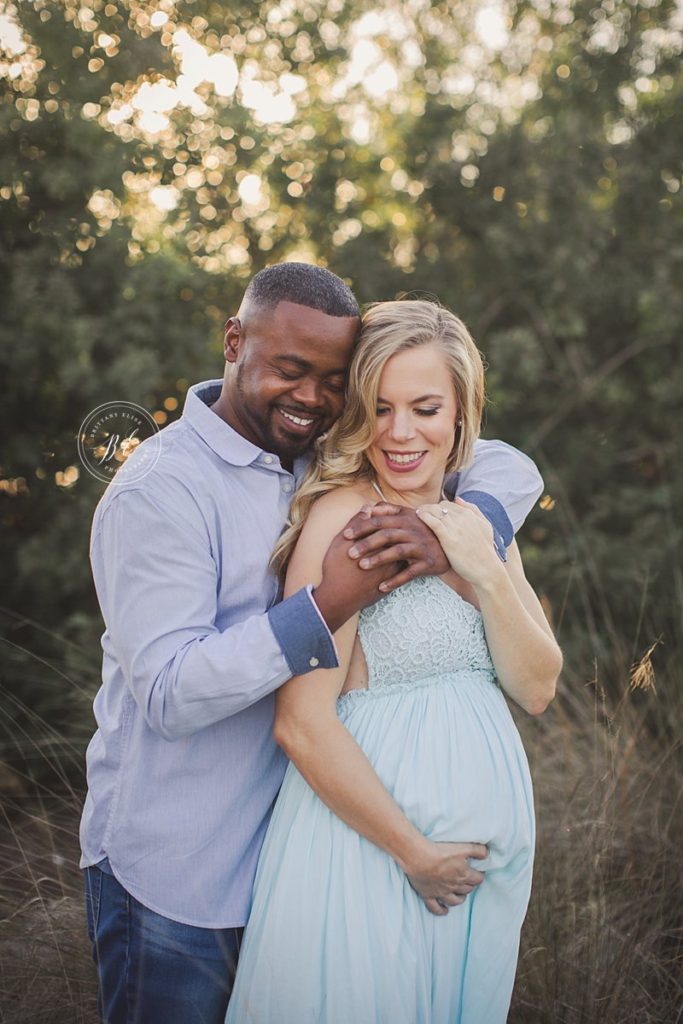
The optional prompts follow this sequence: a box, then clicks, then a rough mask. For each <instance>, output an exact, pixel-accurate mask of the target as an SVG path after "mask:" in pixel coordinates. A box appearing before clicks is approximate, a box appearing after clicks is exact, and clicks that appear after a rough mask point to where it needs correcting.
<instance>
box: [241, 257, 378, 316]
mask: <svg viewBox="0 0 683 1024" xmlns="http://www.w3.org/2000/svg"><path fill="white" fill-rule="evenodd" d="M242 301H243V304H245V305H246V304H248V305H253V306H256V307H257V308H258V309H274V307H275V306H277V304H278V302H296V303H297V305H299V306H308V307H309V309H318V310H320V312H321V313H326V314H327V316H360V309H359V308H358V303H357V302H356V300H355V298H354V296H353V292H352V291H351V289H350V288H349V287H348V285H345V284H344V282H343V281H342V279H341V278H340V277H337V275H336V274H333V273H332V272H331V271H330V270H326V269H325V268H324V267H316V266H313V265H312V264H310V263H276V264H275V265H274V266H272V267H266V269H265V270H260V271H259V272H258V274H255V275H254V277H252V279H251V281H250V282H249V286H248V288H247V290H246V292H245V293H244V299H243V300H242Z"/></svg>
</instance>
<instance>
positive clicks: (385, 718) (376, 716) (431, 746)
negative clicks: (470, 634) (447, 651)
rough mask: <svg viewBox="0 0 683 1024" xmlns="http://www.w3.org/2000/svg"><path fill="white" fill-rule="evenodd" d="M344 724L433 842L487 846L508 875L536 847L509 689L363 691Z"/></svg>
mask: <svg viewBox="0 0 683 1024" xmlns="http://www.w3.org/2000/svg"><path fill="white" fill-rule="evenodd" d="M338 713H339V717H340V719H341V721H342V722H343V723H344V725H345V726H346V728H347V729H348V730H349V731H350V732H351V734H352V735H353V736H354V738H355V739H356V741H357V742H358V743H359V745H360V746H361V747H362V749H363V751H364V752H365V754H366V756H367V757H368V759H369V760H370V762H371V764H372V765H373V767H374V769H375V771H376V772H377V775H378V776H379V778H380V779H381V781H382V782H383V784H384V785H385V786H386V788H387V789H388V790H389V792H390V793H391V794H392V796H393V797H394V799H395V800H396V802H397V803H398V804H399V805H400V807H401V808H402V809H403V811H404V813H405V814H406V816H407V817H408V818H409V820H410V821H411V822H412V823H413V824H414V825H415V826H416V827H417V828H419V830H420V831H421V832H423V833H424V834H425V835H426V836H428V837H429V838H430V839H433V840H435V841H439V840H448V841H459V842H480V843H485V844H486V845H487V846H488V847H489V853H490V858H489V861H488V862H486V863H485V864H484V865H482V866H488V867H491V868H494V867H502V866H504V865H505V864H507V863H508V862H509V861H510V860H512V859H513V858H514V857H516V856H517V855H518V854H519V853H521V852H522V851H524V850H531V849H532V848H533V842H534V813H533V795H532V788H531V779H530V775H529V768H528V764H527V760H526V755H525V753H524V749H523V747H522V742H521V739H520V737H519V734H518V732H517V729H516V727H515V724H514V722H513V720H512V716H511V714H510V710H509V708H508V706H507V704H506V702H505V699H504V697H503V695H502V693H501V691H500V689H499V688H498V687H497V686H496V685H495V684H494V683H493V682H492V681H491V679H490V676H488V675H487V674H486V673H482V672H476V671H472V672H459V673H457V674H444V675H442V676H435V677H432V678H431V679H428V680H420V681H418V682H416V683H413V684H404V683H401V684H397V685H395V686H379V687H377V688H375V689H371V690H366V691H362V690H359V691H355V692H352V693H350V694H347V695H345V696H344V697H342V698H341V699H340V700H339V702H338Z"/></svg>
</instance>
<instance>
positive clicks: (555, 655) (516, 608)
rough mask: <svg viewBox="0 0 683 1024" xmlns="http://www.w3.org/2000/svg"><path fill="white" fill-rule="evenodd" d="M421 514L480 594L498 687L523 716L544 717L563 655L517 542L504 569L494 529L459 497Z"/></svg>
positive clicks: (460, 572)
mask: <svg viewBox="0 0 683 1024" xmlns="http://www.w3.org/2000/svg"><path fill="white" fill-rule="evenodd" d="M418 514H419V515H420V518H422V519H423V521H424V522H425V523H427V525H428V526H429V527H430V528H431V529H432V530H433V531H434V533H435V534H436V536H437V537H438V539H439V540H440V541H441V545H442V547H443V549H444V551H445V552H446V555H447V557H448V560H449V562H450V564H451V566H452V568H453V569H454V571H455V572H457V573H458V575H459V576H461V577H462V578H463V579H465V580H467V581H468V582H469V583H471V584H472V586H473V587H474V589H475V591H476V594H477V598H478V600H479V607H480V609H481V613H482V617H483V619H484V629H485V631H486V640H487V642H488V645H489V650H490V652H491V660H492V661H493V665H494V667H495V670H496V675H497V676H498V680H499V682H500V685H501V686H502V687H503V689H504V690H505V692H506V693H508V694H509V695H510V697H512V699H513V700H514V701H516V703H517V704H519V705H520V706H521V707H523V708H524V710H525V711H528V712H529V713H530V714H532V715H540V714H541V713H542V712H543V711H545V709H546V707H547V706H548V704H549V703H550V701H551V700H552V699H553V697H554V695H555V684H556V682H557V677H558V676H559V674H560V670H561V668H562V652H561V651H560V648H559V647H558V646H557V643H556V642H555V638H554V637H553V634H552V631H551V629H550V626H549V625H548V622H547V620H546V617H545V615H544V614H543V609H542V608H541V604H540V602H539V600H538V598H537V597H536V594H535V593H534V591H533V590H532V588H531V586H530V585H529V582H528V581H527V579H526V576H525V575H524V568H523V566H522V559H521V557H520V554H519V549H518V547H517V544H516V542H513V543H512V545H511V546H510V548H509V549H508V560H507V563H505V565H504V564H503V563H502V562H500V560H499V559H498V558H497V557H496V555H495V552H494V550H493V545H492V543H491V526H490V524H489V523H488V522H487V520H486V519H485V518H484V517H483V515H482V514H481V512H480V511H479V509H477V508H476V507H475V506H474V505H470V504H468V503H467V502H464V501H462V500H461V499H460V498H458V499H456V502H455V503H454V504H451V503H449V502H442V503H441V504H440V505H425V506H423V507H422V509H419V510H418Z"/></svg>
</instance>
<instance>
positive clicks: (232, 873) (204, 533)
mask: <svg viewBox="0 0 683 1024" xmlns="http://www.w3.org/2000/svg"><path fill="white" fill-rule="evenodd" d="M220 386H221V382H220V381H209V382H207V383H204V384H198V385H196V386H195V387H193V388H192V389H190V391H189V392H188V396H187V401H186V404H185V408H184V411H183V415H182V417H181V419H180V420H178V421H177V422H176V423H174V424H172V425H171V426H169V427H167V428H166V429H165V430H163V431H162V432H161V442H162V443H161V454H160V456H159V458H158V460H157V461H156V463H155V464H154V465H153V467H152V468H151V469H150V470H149V472H147V473H146V474H144V475H142V476H140V475H139V474H136V473H135V472H132V470H134V468H135V461H134V460H136V459H137V458H139V457H140V456H141V454H142V456H143V457H144V452H142V449H143V448H144V444H143V445H141V446H140V448H138V450H137V451H136V453H135V454H134V455H133V456H131V458H130V459H129V460H128V462H127V463H126V466H125V467H124V468H123V469H122V470H120V471H119V473H118V475H117V477H116V480H115V482H114V483H113V484H112V485H111V486H110V487H109V488H108V489H107V491H106V492H105V494H104V496H103V498H102V500H101V502H100V504H99V505H98V508H97V511H96V513H95V519H94V523H93V531H92V540H91V560H92V567H93V575H94V579H95V586H96V589H97V594H98V598H99V601H100V607H101V609H102V615H103V617H104V621H105V627H106V628H105V632H104V634H103V637H102V648H103V667H102V686H101V688H100V690H99V692H98V694H97V697H96V698H95V704H94V709H95V717H96V719H97V725H98V729H97V731H96V733H95V735H94V736H93V738H92V740H91V742H90V745H89V747H88V752H87V771H88V787H89V788H88V796H87V799H86V803H85V809H84V812H83V819H82V822H81V846H82V851H83V854H82V858H81V866H82V867H86V866H89V865H92V864H97V863H99V862H100V861H102V860H103V859H104V858H108V861H109V866H110V869H111V871H112V872H113V873H114V875H115V876H116V877H117V879H118V880H119V882H120V883H121V884H122V885H123V886H124V888H125V889H127V891H128V892H129V893H131V894H132V895H133V896H134V897H135V898H136V899H138V900H139V901H140V902H141V903H143V904H144V905H145V906H146V907H149V908H150V909H151V910H154V911H156V912H157V913H160V914H163V915H164V916H166V917H169V918H172V919H173V920H176V921H181V922H184V923H186V924H191V925H197V926H201V927H208V928H225V927H230V926H240V925H243V924H244V923H245V921H246V918H247V916H248V911H249V906H250V898H251V888H252V883H253V879H254V873H255V870H256V862H257V858H258V854H259V850H260V848H261V843H262V841H263V836H264V833H265V829H266V826H267V823H268V818H269V814H270V809H271V806H272V803H273V800H274V799H275V796H276V794H277V791H278V788H279V786H280V783H281V781H282V777H283V773H284V769H285V765H286V761H285V757H284V755H283V754H282V752H281V751H280V750H279V749H278V747H277V746H276V745H275V743H274V741H273V739H272V734H271V732H272V723H273V706H274V705H273V691H274V690H275V689H276V688H277V687H278V686H280V684H281V683H283V682H284V681H285V680H286V679H288V678H289V677H290V676H291V675H298V674H303V673H305V672H307V671H310V670H311V669H313V668H316V667H332V666H334V665H336V664H337V661H336V652H335V648H334V643H333V640H332V638H331V636H330V634H329V631H328V629H327V627H326V625H325V623H324V621H323V620H322V618H321V617H320V615H319V613H318V610H317V608H316V605H315V602H314V601H313V599H312V597H311V596H310V592H309V590H306V589H304V590H301V591H299V592H298V593H297V594H295V595H293V596H292V597H290V598H288V599H287V600H285V601H281V602H280V603H276V601H277V583H276V580H275V578H274V576H273V574H272V573H271V572H270V571H269V569H268V561H269V558H270V555H271V552H272V550H273V547H274V544H275V542H276V540H277V538H278V536H279V535H280V533H281V531H282V528H283V525H284V522H285V519H286V517H287V512H288V507H289V502H290V499H291V496H292V492H293V490H294V488H295V486H296V484H297V482H298V480H299V478H300V476H301V475H302V473H303V471H304V469H305V466H306V463H305V460H298V461H297V463H296V464H295V466H294V473H293V474H292V473H289V472H287V471H286V470H285V469H283V468H282V466H281V465H280V460H279V459H278V457H277V456H275V455H272V454H269V453H267V452H264V451H262V450H261V449H259V448H258V447H256V446H255V445H253V444H251V443H250V442H249V441H247V440H246V439H245V438H243V437H242V436H241V435H239V434H238V433H236V432H235V431H234V430H232V429H231V427H229V426H228V425H227V424H226V423H225V422H224V421H223V420H221V419H220V418H219V417H218V416H217V415H216V414H215V413H213V412H212V411H211V409H210V408H209V405H210V404H211V403H212V402H214V401H215V400H216V398H217V397H218V394H219V393H220ZM129 467H130V471H129ZM128 477H130V480H128ZM540 489H541V480H540V477H539V475H538V472H537V470H536V468H535V466H534V464H533V463H532V462H531V461H530V460H529V459H527V458H526V457H525V456H523V455H522V454H521V453H519V452H517V451H515V449H512V448H510V447H509V446H507V445H503V444H502V443H501V442H498V441H488V442H487V441H482V442H478V446H477V450H476V457H475V461H474V463H473V465H472V467H470V468H469V469H468V470H466V471H464V472H463V473H462V474H461V475H460V478H459V481H458V492H459V493H461V494H464V495H465V496H467V492H469V494H470V496H471V494H472V492H478V491H486V492H487V493H488V494H489V495H492V496H493V501H492V502H491V503H490V507H489V509H488V510H487V511H488V514H489V515H490V517H491V518H492V519H493V520H494V529H495V531H496V533H497V535H498V536H501V537H503V538H505V539H506V540H507V541H509V537H510V536H511V532H512V527H514V528H516V527H517V526H519V525H520V523H521V522H522V521H523V519H524V517H525V516H526V514H527V512H528V511H529V510H530V508H531V507H532V505H533V503H534V501H535V500H536V498H537V497H538V494H539V493H540ZM475 497H476V494H475ZM484 498H486V496H484ZM499 503H500V504H499ZM501 505H502V506H504V508H505V512H504V511H503V508H501ZM506 513H507V515H506ZM508 517H509V518H508ZM510 521H511V522H510Z"/></svg>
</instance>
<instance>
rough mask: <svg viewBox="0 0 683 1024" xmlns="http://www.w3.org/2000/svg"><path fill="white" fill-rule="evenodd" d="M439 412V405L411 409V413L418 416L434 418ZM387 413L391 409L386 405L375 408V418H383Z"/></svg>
mask: <svg viewBox="0 0 683 1024" xmlns="http://www.w3.org/2000/svg"><path fill="white" fill-rule="evenodd" d="M440 411H441V406H440V405H437V406H430V407H429V408H418V409H413V412H414V413H417V415H418V416H436V414H437V412H440ZM388 412H391V409H389V408H388V407H387V406H386V405H378V406H377V411H376V415H377V416H385V415H386V414H387V413H388Z"/></svg>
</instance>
